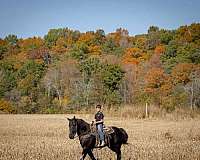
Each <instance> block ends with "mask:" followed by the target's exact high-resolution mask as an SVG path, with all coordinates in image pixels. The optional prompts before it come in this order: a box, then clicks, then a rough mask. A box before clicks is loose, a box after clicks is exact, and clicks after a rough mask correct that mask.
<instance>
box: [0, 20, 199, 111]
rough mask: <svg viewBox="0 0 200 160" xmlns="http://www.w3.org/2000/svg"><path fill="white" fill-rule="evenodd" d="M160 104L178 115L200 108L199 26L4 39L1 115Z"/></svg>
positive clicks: (0, 47) (55, 31)
mask: <svg viewBox="0 0 200 160" xmlns="http://www.w3.org/2000/svg"><path fill="white" fill-rule="evenodd" d="M97 103H100V104H103V105H105V106H107V107H116V108H117V107H122V106H123V105H126V104H130V105H143V104H145V103H149V104H153V105H155V106H157V107H161V108H163V109H165V110H166V111H167V112H172V111H173V110H175V109H176V108H178V107H184V106H186V107H190V108H191V109H194V108H199V107H200V24H199V23H193V24H191V25H185V26H181V27H179V28H177V29H175V30H167V29H160V28H158V27H156V26H150V27H149V29H148V32H147V33H146V34H142V35H135V36H132V35H129V32H128V30H126V29H123V28H119V29H117V30H116V31H115V32H113V33H108V34H105V32H104V30H103V29H98V30H96V31H88V32H84V33H81V32H80V31H78V30H72V29H69V28H59V29H50V30H49V31H48V33H47V34H46V35H45V36H44V37H30V38H24V39H22V38H18V37H17V36H16V35H8V36H6V37H5V38H1V39H0V111H1V112H8V113H66V112H71V111H74V110H81V109H88V108H90V107H91V106H94V104H97Z"/></svg>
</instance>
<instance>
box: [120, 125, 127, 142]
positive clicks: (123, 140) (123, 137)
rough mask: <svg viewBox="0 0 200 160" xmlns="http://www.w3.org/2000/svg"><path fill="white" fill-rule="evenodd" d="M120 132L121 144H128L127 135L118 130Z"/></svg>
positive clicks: (123, 131)
mask: <svg viewBox="0 0 200 160" xmlns="http://www.w3.org/2000/svg"><path fill="white" fill-rule="evenodd" d="M120 131H121V133H122V144H128V134H127V133H126V131H125V130H124V129H123V128H120Z"/></svg>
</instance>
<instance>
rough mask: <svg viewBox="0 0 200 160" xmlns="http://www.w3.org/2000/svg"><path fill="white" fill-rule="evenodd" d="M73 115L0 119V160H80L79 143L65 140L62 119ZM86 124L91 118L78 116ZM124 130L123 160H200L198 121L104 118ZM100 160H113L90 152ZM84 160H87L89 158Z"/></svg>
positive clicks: (104, 151) (108, 155)
mask: <svg viewBox="0 0 200 160" xmlns="http://www.w3.org/2000/svg"><path fill="white" fill-rule="evenodd" d="M67 116H68V117H72V115H0V160H13V159H15V160H31V159H34V160H55V159H56V160H68V159H69V160H79V158H80V156H81V147H80V145H79V141H78V139H75V140H70V139H69V138H68V124H67V120H66V118H65V117H67ZM77 117H80V118H83V119H85V120H87V121H88V122H89V121H91V120H92V118H93V117H92V116H90V115H77ZM105 121H106V124H107V125H115V126H118V127H123V128H125V129H126V130H127V132H128V134H129V144H128V145H124V146H122V159H124V160H129V159H131V160H157V159H159V160H160V159H162V160H165V159H181V160H182V159H188V160H192V159H194V160H198V159H200V120H198V119H195V120H179V121H164V120H132V119H126V120H125V119H120V118H107V119H106V120H105ZM93 152H94V154H95V156H96V157H97V158H99V159H100V160H114V159H115V154H114V153H113V152H111V151H110V150H109V149H108V148H103V149H101V150H96V149H95V150H94V151H93ZM86 159H89V158H88V157H87V158H86Z"/></svg>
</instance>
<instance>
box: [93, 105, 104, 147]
mask: <svg viewBox="0 0 200 160" xmlns="http://www.w3.org/2000/svg"><path fill="white" fill-rule="evenodd" d="M96 109H97V113H96V114H95V124H96V128H97V131H98V135H99V138H100V143H99V144H98V146H100V147H103V146H104V145H105V141H104V132H103V122H104V121H103V119H104V115H103V113H102V111H101V105H100V104H98V105H97V106H96Z"/></svg>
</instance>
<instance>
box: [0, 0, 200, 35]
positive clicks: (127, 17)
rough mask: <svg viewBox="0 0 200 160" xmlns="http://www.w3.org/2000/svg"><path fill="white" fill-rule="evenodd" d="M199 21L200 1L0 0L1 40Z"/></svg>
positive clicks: (143, 29)
mask: <svg viewBox="0 0 200 160" xmlns="http://www.w3.org/2000/svg"><path fill="white" fill-rule="evenodd" d="M194 22H200V0H0V37H2V38H4V37H5V36H6V35H8V34H16V35H17V36H18V37H19V38H21V37H23V38H25V37H32V36H44V35H45V34H46V33H47V32H48V30H49V29H51V28H60V27H69V28H72V29H76V30H80V31H81V32H85V31H89V30H96V29H99V28H102V29H104V30H105V32H106V33H108V32H113V31H115V30H116V28H119V27H122V28H126V29H128V31H129V34H130V35H135V34H142V33H146V32H147V29H148V27H149V26H151V25H156V26H158V27H160V28H166V29H175V28H177V27H179V26H181V25H185V24H191V23H194Z"/></svg>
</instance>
